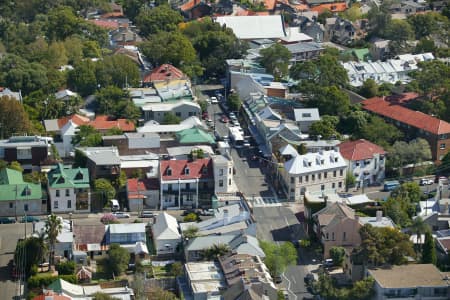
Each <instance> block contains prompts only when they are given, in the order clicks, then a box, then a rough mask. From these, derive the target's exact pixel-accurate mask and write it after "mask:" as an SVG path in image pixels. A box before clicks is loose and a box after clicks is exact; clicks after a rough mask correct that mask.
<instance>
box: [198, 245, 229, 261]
mask: <svg viewBox="0 0 450 300" xmlns="http://www.w3.org/2000/svg"><path fill="white" fill-rule="evenodd" d="M229 251H230V246H229V245H227V244H214V245H212V246H211V247H209V248H207V249H205V250H204V252H203V258H204V259H205V260H212V259H214V258H216V257H218V256H222V255H225V254H227V253H228V252H229Z"/></svg>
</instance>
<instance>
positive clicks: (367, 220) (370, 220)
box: [358, 210, 396, 228]
mask: <svg viewBox="0 0 450 300" xmlns="http://www.w3.org/2000/svg"><path fill="white" fill-rule="evenodd" d="M358 221H359V224H361V226H364V225H366V224H370V225H372V226H373V227H389V228H396V225H395V223H394V221H392V219H391V218H389V217H383V211H382V210H377V212H376V216H375V217H359V218H358Z"/></svg>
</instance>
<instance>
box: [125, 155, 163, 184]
mask: <svg viewBox="0 0 450 300" xmlns="http://www.w3.org/2000/svg"><path fill="white" fill-rule="evenodd" d="M146 152H147V153H146V154H135V155H121V156H120V157H119V159H120V170H121V171H124V172H125V174H126V175H127V176H128V177H136V174H137V175H139V174H142V176H145V177H146V178H153V179H157V178H159V155H158V154H155V153H151V152H149V151H146ZM142 176H141V177H142Z"/></svg>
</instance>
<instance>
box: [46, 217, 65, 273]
mask: <svg viewBox="0 0 450 300" xmlns="http://www.w3.org/2000/svg"><path fill="white" fill-rule="evenodd" d="M61 220H62V218H61V217H58V216H56V215H55V214H51V215H50V216H48V217H47V220H46V221H45V233H46V234H47V239H48V242H49V244H50V258H49V263H50V266H53V265H54V264H55V245H56V238H57V237H58V235H59V234H60V233H61V231H62V221H61Z"/></svg>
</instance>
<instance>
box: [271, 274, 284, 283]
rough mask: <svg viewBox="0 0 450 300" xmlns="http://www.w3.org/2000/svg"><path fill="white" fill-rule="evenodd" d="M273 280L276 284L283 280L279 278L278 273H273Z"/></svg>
mask: <svg viewBox="0 0 450 300" xmlns="http://www.w3.org/2000/svg"><path fill="white" fill-rule="evenodd" d="M273 282H275V283H276V284H278V283H282V282H283V279H282V278H281V276H280V275H275V276H274V277H273Z"/></svg>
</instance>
